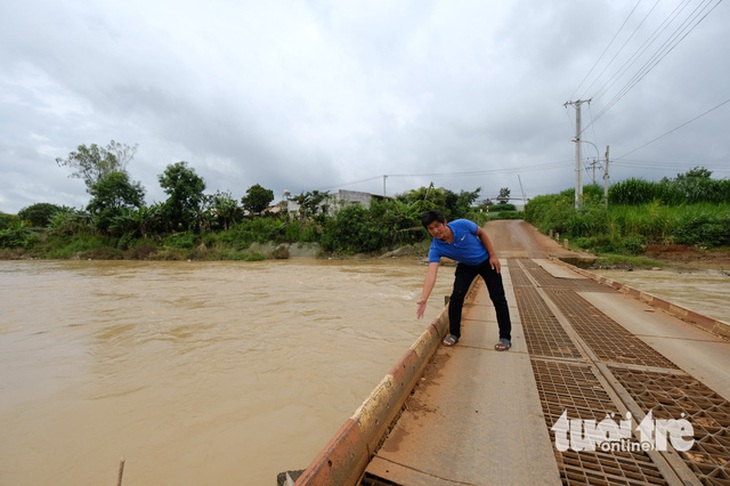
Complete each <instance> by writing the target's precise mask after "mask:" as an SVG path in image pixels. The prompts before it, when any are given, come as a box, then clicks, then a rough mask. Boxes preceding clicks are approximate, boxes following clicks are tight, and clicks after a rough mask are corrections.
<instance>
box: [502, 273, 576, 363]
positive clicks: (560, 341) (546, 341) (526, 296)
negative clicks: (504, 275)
mask: <svg viewBox="0 0 730 486" xmlns="http://www.w3.org/2000/svg"><path fill="white" fill-rule="evenodd" d="M510 277H511V278H512V286H513V287H514V289H515V293H516V294H517V295H518V298H517V308H518V309H519V311H520V316H521V317H522V320H523V321H525V320H527V321H529V322H530V323H534V324H535V325H530V326H523V328H524V332H525V341H526V342H527V350H528V352H529V353H530V356H548V357H552V358H580V357H581V355H580V352H579V351H578V348H577V347H576V346H575V344H573V341H571V340H570V337H568V333H566V332H565V329H563V326H561V325H560V323H559V322H558V320H557V319H556V318H555V316H554V315H553V313H552V312H551V311H550V309H549V308H548V306H547V304H545V301H543V300H542V298H541V297H540V294H539V293H538V292H537V289H536V288H535V287H533V285H532V283H531V282H530V280H529V279H528V278H527V276H526V275H525V273H524V272H523V271H522V270H520V269H519V268H515V269H514V270H513V269H512V267H510Z"/></svg>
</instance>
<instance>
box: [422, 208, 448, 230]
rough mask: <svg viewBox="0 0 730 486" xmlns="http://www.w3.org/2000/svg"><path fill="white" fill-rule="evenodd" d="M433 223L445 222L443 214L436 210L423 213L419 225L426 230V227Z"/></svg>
mask: <svg viewBox="0 0 730 486" xmlns="http://www.w3.org/2000/svg"><path fill="white" fill-rule="evenodd" d="M434 221H438V222H439V223H443V222H445V221H446V217H445V216H444V213H442V212H441V211H439V210H438V209H431V210H429V211H426V212H425V213H423V215H422V216H421V224H422V225H423V227H424V228H426V229H428V225H429V224H431V223H433V222H434Z"/></svg>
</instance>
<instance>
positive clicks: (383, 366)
mask: <svg viewBox="0 0 730 486" xmlns="http://www.w3.org/2000/svg"><path fill="white" fill-rule="evenodd" d="M425 270H426V267H425V265H424V264H423V263H421V262H420V261H417V260H402V259H401V260H369V261H366V262H359V261H347V262H343V261H325V260H302V259H297V260H290V261H281V262H278V261H277V262H272V261H269V262H256V263H246V262H206V263H199V262H169V263H168V262H46V261H44V262H0V295H2V301H1V303H0V308H1V313H0V397H1V398H0V430H2V440H0V484H2V485H4V486H10V485H30V484H37V485H41V484H98V485H102V484H116V480H117V471H118V466H119V461H120V458H121V457H124V458H125V460H126V464H125V469H124V481H123V484H124V485H134V484H137V485H147V484H149V485H152V484H154V485H165V484H170V485H172V484H174V485H200V484H219V485H228V484H230V485H241V484H252V485H267V484H275V481H276V474H277V473H278V472H281V471H284V470H287V469H300V468H304V467H306V466H307V465H308V464H309V462H310V461H311V460H312V459H313V458H314V456H315V455H316V454H317V453H318V452H319V451H320V450H321V449H322V447H324V445H325V444H326V443H327V441H328V440H329V439H330V438H331V436H332V435H333V434H334V433H335V432H336V431H337V429H338V428H339V427H340V426H341V425H342V423H343V422H344V421H345V420H346V419H347V418H348V417H349V416H350V415H352V413H353V412H354V410H355V409H356V408H357V407H358V406H359V405H360V404H361V403H362V401H363V400H364V399H365V397H367V395H368V394H369V393H370V392H371V391H372V389H373V388H374V387H375V385H376V384H377V383H378V382H380V380H381V379H382V377H383V376H384V375H385V374H386V373H387V372H388V370H389V369H390V367H391V366H392V365H393V364H394V363H395V362H396V361H397V360H398V359H399V358H400V357H401V356H402V355H403V353H404V352H405V350H406V349H407V348H408V347H409V346H410V345H411V343H413V341H414V340H415V339H416V337H417V336H418V335H420V334H421V332H423V330H424V329H425V327H426V325H427V323H428V322H430V321H431V320H432V319H433V318H434V317H436V315H437V314H438V313H439V312H440V310H441V308H442V307H443V296H444V295H446V294H448V293H449V290H450V285H451V283H452V282H451V272H449V271H444V272H442V275H441V276H440V278H439V281H438V283H437V288H436V289H435V290H434V292H433V293H432V297H431V300H430V306H429V308H428V310H427V314H426V318H425V319H424V320H423V321H418V320H416V318H415V311H416V306H415V301H416V300H417V299H418V297H420V292H421V286H422V283H423V277H424V275H425Z"/></svg>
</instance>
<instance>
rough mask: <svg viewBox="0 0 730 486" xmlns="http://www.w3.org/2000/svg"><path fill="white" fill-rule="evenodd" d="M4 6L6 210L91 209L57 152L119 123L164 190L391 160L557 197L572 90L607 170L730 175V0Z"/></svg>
mask: <svg viewBox="0 0 730 486" xmlns="http://www.w3.org/2000/svg"><path fill="white" fill-rule="evenodd" d="M634 8H635V10H634ZM632 10H633V14H631V12H632ZM630 14H631V15H630ZM705 16H706V17H705ZM703 17H705V18H704V20H702V21H701V22H700V21H699V20H700V19H701V18H703ZM0 19H2V20H0V22H1V23H2V28H1V29H0V211H3V212H9V213H15V212H17V211H18V210H19V209H21V208H23V207H26V206H28V205H30V204H33V203H37V202H51V203H55V204H62V205H68V206H73V207H83V206H85V205H86V204H87V203H88V199H89V196H88V194H86V191H85V189H86V188H85V186H84V184H83V182H82V181H81V180H78V179H70V178H68V175H69V170H68V169H67V168H65V167H58V166H57V164H56V162H55V159H56V157H64V158H65V157H66V156H67V155H68V154H69V152H71V151H73V150H75V149H76V147H77V146H78V145H81V144H85V145H90V144H92V143H96V144H98V145H102V146H104V145H106V144H107V143H108V142H109V141H110V140H112V139H114V140H116V141H118V142H121V143H125V144H129V145H134V144H139V149H138V151H137V153H136V156H135V158H134V160H133V161H132V162H131V164H130V165H129V167H128V170H129V173H130V175H131V177H132V179H134V180H139V181H140V182H141V183H142V185H143V186H144V187H145V189H146V191H147V202H148V203H152V202H154V201H162V200H164V199H165V198H166V196H165V194H164V193H163V192H162V191H161V189H160V188H159V183H158V179H157V177H158V175H159V174H161V173H162V172H163V171H164V170H165V167H166V166H167V165H168V164H171V163H174V162H177V161H181V160H184V161H187V162H189V164H190V165H191V166H192V167H193V168H194V169H195V170H196V171H197V172H198V174H200V175H201V176H202V177H203V178H204V179H205V181H206V183H207V190H206V192H208V193H215V192H216V191H228V192H230V193H232V195H233V196H234V197H237V198H240V197H241V196H242V195H244V194H245V192H246V190H247V189H248V188H249V187H250V186H252V185H254V184H261V185H263V186H264V187H266V188H268V189H272V190H273V191H274V193H275V195H276V198H277V200H280V199H281V198H282V193H283V191H284V190H285V189H288V190H290V191H291V192H292V194H299V193H301V192H304V191H310V190H331V191H336V190H337V189H339V188H343V189H350V190H359V191H366V192H372V193H377V194H382V193H383V190H384V178H383V176H384V175H388V178H387V180H386V184H385V190H386V191H387V193H388V195H393V194H398V193H401V192H404V191H407V190H410V189H414V188H418V187H420V186H426V185H428V184H429V183H430V182H433V183H434V184H435V185H436V186H437V187H438V186H440V187H446V188H448V189H451V190H454V191H460V190H469V191H471V190H474V189H476V188H477V187H481V188H482V193H481V194H482V196H483V197H494V196H496V195H497V193H498V192H499V189H500V188H501V187H509V188H510V189H511V190H512V195H513V196H516V195H520V193H521V190H520V181H521V182H522V186H523V187H524V191H525V193H526V194H527V196H528V197H532V196H535V195H538V194H546V193H553V192H558V191H560V190H563V189H566V188H569V187H572V186H573V184H574V181H575V171H574V169H575V144H574V143H572V142H571V139H572V138H573V137H574V135H575V126H574V124H575V109H574V108H573V107H572V106H570V105H569V106H567V107H566V106H563V105H564V103H565V102H567V101H574V100H578V99H583V100H585V99H589V98H592V99H593V100H592V102H591V103H590V105H589V104H583V105H582V110H583V126H584V127H587V129H586V130H585V132H584V134H583V137H582V138H583V139H584V140H586V141H588V142H592V143H593V144H594V145H595V146H596V147H597V148H594V147H593V146H592V145H590V144H589V143H585V144H583V145H582V146H583V153H584V156H585V158H586V163H589V162H590V161H591V160H592V159H593V158H595V157H596V155H600V157H601V158H603V156H604V151H605V148H606V146H607V145H610V158H611V160H612V163H611V165H610V174H611V180H612V181H617V180H622V179H625V178H627V177H644V178H647V179H656V180H658V179H660V178H661V177H664V176H669V177H672V176H674V175H676V174H677V173H680V172H685V171H686V170H688V169H690V168H692V167H694V166H704V167H707V168H708V169H710V170H712V171H713V173H714V175H715V176H717V177H721V178H724V177H729V176H730V149H729V144H730V137H728V135H727V131H728V126H729V125H730V103H727V104H723V103H724V102H725V101H728V100H729V99H730V88H729V86H730V83H729V81H728V75H729V74H730V56H729V55H728V52H727V50H728V47H730V30H729V29H728V28H727V26H728V25H730V6H729V5H728V4H727V2H722V0H711V1H708V0H662V1H660V2H657V1H656V0H644V1H637V0H591V1H579V0H570V1H569V0H547V1H546V0H517V1H496V0H473V1H468V0H443V1H439V0H432V1H429V0H412V1H411V0H408V1H391V0H389V1H381V0H374V1H373V0H368V1H365V0H360V1H354V0H337V1H334V0H332V1H324V0H311V1H304V0H299V1H296V0H293V1H284V0H269V1H266V2H259V1H256V2H254V1H248V0H244V1H232V0H209V1H207V2H200V1H192V0H175V1H171V0H155V1H148V0H126V1H124V2H113V1H102V0H87V1H84V0H69V1H63V2H59V1H57V0H28V1H25V2H10V1H3V2H1V3H0ZM622 25H623V26H624V27H623V29H621V27H622ZM612 39H613V42H612ZM622 46H624V47H623V49H620V48H621V47H622ZM662 46H664V47H662ZM607 47H608V49H607ZM604 50H605V54H604V55H603V57H601V55H602V53H604ZM634 53H638V54H641V56H639V57H638V58H636V60H635V61H633V62H632V57H631V56H632V55H633V54H634ZM655 55H656V56H658V57H655V58H654V60H651V59H652V56H655ZM599 59H600V61H599ZM659 59H661V61H660V62H658V63H656V62H655V61H658V60H659ZM610 61H612V62H610ZM632 78H633V79H634V81H637V80H638V83H634V82H632V81H631V80H632ZM639 78H640V80H639ZM712 108H716V109H714V110H713V111H711V112H709V113H706V112H707V111H708V110H710V109H712ZM703 113H706V114H704V116H701V117H699V118H698V119H696V120H694V121H692V122H691V123H689V124H687V125H685V126H682V125H683V124H685V123H686V122H688V121H690V120H692V119H694V118H695V117H698V116H699V115H702V114H703ZM680 127H681V128H680ZM675 129H676V130H675ZM672 130H674V131H672ZM670 131H672V132H671V133H669V134H668V135H666V136H664V137H662V138H660V139H658V140H656V141H655V142H653V143H649V144H648V145H646V144H647V143H648V142H651V141H652V140H654V139H656V138H657V137H660V136H661V135H664V134H666V133H668V132H670ZM644 145H645V146H644ZM637 148H638V150H636V149H637ZM601 176H602V173H601V171H600V170H599V171H597V173H596V177H597V179H598V180H599V181H601ZM591 178H592V172H590V171H588V172H585V173H584V180H587V181H590V179H591Z"/></svg>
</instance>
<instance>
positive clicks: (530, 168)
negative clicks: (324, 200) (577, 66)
mask: <svg viewBox="0 0 730 486" xmlns="http://www.w3.org/2000/svg"><path fill="white" fill-rule="evenodd" d="M570 163H572V161H570V160H562V161H556V162H546V163H544V164H535V165H531V166H524V167H505V168H501V169H484V170H475V171H460V172H430V173H413V174H382V175H378V176H373V177H368V178H366V179H360V180H357V181H353V182H343V183H340V184H337V185H334V186H330V187H325V188H322V189H319V190H320V191H329V190H332V189H338V188H342V187H348V186H354V185H357V184H362V183H365V182H371V181H374V180H380V179H382V178H383V177H388V178H390V177H460V176H462V177H463V176H471V175H484V174H498V173H503V172H516V171H519V172H533V171H540V170H553V169H560V168H564V167H565V166H566V165H568V164H570Z"/></svg>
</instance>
